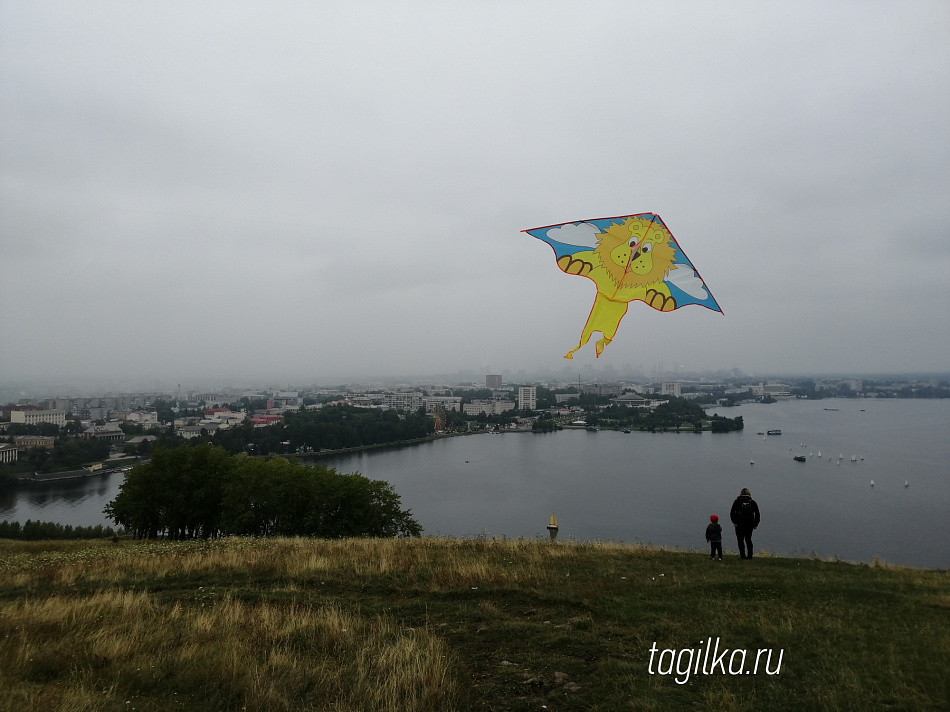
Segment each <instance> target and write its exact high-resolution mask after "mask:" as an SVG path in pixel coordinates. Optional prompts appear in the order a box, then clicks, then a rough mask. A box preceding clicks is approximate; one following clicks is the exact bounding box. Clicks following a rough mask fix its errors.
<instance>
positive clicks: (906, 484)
mask: <svg viewBox="0 0 950 712" xmlns="http://www.w3.org/2000/svg"><path fill="white" fill-rule="evenodd" d="M908 487H910V482H908V481H907V480H904V489H907V488H908Z"/></svg>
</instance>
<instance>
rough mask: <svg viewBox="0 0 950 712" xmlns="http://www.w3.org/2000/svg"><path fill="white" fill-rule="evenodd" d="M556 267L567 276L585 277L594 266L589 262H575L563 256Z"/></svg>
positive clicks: (569, 257) (567, 256)
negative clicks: (577, 275)
mask: <svg viewBox="0 0 950 712" xmlns="http://www.w3.org/2000/svg"><path fill="white" fill-rule="evenodd" d="M557 266H558V267H560V268H561V270H562V271H563V272H567V273H568V274H579V275H581V276H586V275H587V274H588V273H589V272H590V271H591V270H592V269H594V265H592V264H591V263H590V262H585V261H584V260H575V259H573V258H572V257H571V256H570V255H564V256H563V257H562V258H561V259H559V260H558V261H557Z"/></svg>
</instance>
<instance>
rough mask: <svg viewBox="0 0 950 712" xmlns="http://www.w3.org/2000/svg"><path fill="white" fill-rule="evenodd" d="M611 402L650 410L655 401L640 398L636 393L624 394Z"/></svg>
mask: <svg viewBox="0 0 950 712" xmlns="http://www.w3.org/2000/svg"><path fill="white" fill-rule="evenodd" d="M611 402H613V403H616V404H617V405H625V406H628V407H630V408H649V407H650V406H651V403H652V402H653V401H650V400H648V399H646V398H644V397H642V396H639V395H637V394H636V393H624V394H623V395H622V396H617V397H616V398H613V399H612V401H611Z"/></svg>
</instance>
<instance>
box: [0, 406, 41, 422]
mask: <svg viewBox="0 0 950 712" xmlns="http://www.w3.org/2000/svg"><path fill="white" fill-rule="evenodd" d="M26 410H33V411H36V410H40V408H39V406H36V405H5V406H3V408H0V417H3V418H4V420H6V419H7V418H9V419H11V420H12V419H13V413H14V412H16V411H26ZM12 422H14V423H18V422H19V423H22V422H23V421H22V420H19V421H18V420H12Z"/></svg>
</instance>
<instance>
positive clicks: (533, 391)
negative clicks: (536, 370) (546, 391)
mask: <svg viewBox="0 0 950 712" xmlns="http://www.w3.org/2000/svg"><path fill="white" fill-rule="evenodd" d="M537 407H538V389H537V388H535V387H534V386H521V387H520V388H519V389H518V410H535V409H536V408H537Z"/></svg>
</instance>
